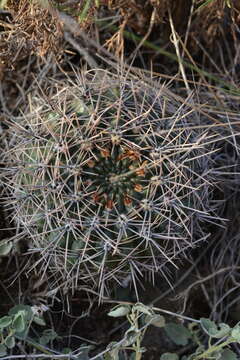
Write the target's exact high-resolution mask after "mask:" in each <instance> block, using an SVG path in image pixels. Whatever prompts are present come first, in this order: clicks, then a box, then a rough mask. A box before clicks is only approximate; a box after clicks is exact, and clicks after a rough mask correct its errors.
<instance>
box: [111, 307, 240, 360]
mask: <svg viewBox="0 0 240 360" xmlns="http://www.w3.org/2000/svg"><path fill="white" fill-rule="evenodd" d="M158 312H163V313H164V312H165V313H167V314H168V315H172V316H175V317H178V318H179V319H181V318H182V320H191V319H187V318H186V317H184V316H182V315H179V314H176V313H171V312H169V311H166V310H162V309H159V308H156V307H154V308H153V307H150V306H146V305H143V304H141V303H136V304H132V305H131V304H124V303H123V304H119V305H117V306H115V307H114V308H113V309H112V311H110V313H109V314H108V315H109V316H113V317H119V316H126V317H127V320H128V322H129V324H130V327H129V329H128V330H127V331H126V332H125V335H124V338H123V339H122V340H121V341H119V342H118V343H113V344H111V346H112V348H111V350H109V352H108V353H107V355H106V357H105V358H104V359H108V360H117V359H119V358H120V357H119V356H120V354H121V353H123V351H124V350H130V351H131V357H130V358H131V359H135V360H140V359H141V358H142V354H143V352H144V351H146V349H143V348H142V347H141V342H142V340H143V337H144V334H145V332H146V329H147V327H148V326H149V325H154V326H158V327H163V328H164V330H165V331H166V334H167V336H169V338H170V339H171V340H172V341H173V342H174V343H175V344H176V345H178V346H183V347H184V346H186V345H190V344H192V347H191V348H190V349H194V352H193V353H191V354H189V353H188V354H187V355H183V356H181V357H180V356H179V355H178V353H177V352H176V353H170V352H168V353H164V354H162V355H161V357H160V359H161V360H179V359H181V360H199V359H215V360H217V359H219V360H220V359H221V360H236V359H237V356H236V354H235V353H234V352H233V351H232V350H231V349H230V348H229V345H230V344H232V343H240V323H237V324H236V325H235V326H234V327H232V328H231V327H230V326H229V325H227V324H224V323H222V324H219V326H218V324H216V323H214V322H213V321H211V320H210V319H207V318H201V319H200V320H195V319H192V320H193V321H194V322H190V323H189V324H188V326H187V327H186V326H185V325H183V323H176V322H167V321H166V320H165V317H164V316H162V315H158V314H157V313H158ZM204 333H205V335H207V336H208V341H206V336H203V334H204ZM129 334H130V335H131V336H129ZM200 334H201V336H200ZM186 352H187V350H186ZM124 359H125V357H124Z"/></svg>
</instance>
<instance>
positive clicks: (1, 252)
mask: <svg viewBox="0 0 240 360" xmlns="http://www.w3.org/2000/svg"><path fill="white" fill-rule="evenodd" d="M12 247H13V243H12V241H9V242H6V243H4V244H0V256H6V255H8V254H9V253H10V251H11V250H12Z"/></svg>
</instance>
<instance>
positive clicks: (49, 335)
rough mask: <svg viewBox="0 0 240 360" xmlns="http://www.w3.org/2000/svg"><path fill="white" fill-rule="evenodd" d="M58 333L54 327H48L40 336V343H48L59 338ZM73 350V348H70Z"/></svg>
mask: <svg viewBox="0 0 240 360" xmlns="http://www.w3.org/2000/svg"><path fill="white" fill-rule="evenodd" d="M57 336H58V335H57V333H56V332H55V331H54V330H52V329H46V330H44V331H43V334H42V336H41V337H40V340H39V341H40V344H42V345H47V344H48V343H49V342H50V341H52V340H55V339H56V338H57ZM70 351H71V350H70Z"/></svg>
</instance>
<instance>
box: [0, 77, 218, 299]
mask: <svg viewBox="0 0 240 360" xmlns="http://www.w3.org/2000/svg"><path fill="white" fill-rule="evenodd" d="M55 90H56V91H55V95H53V96H52V97H51V98H49V99H48V98H46V97H45V96H41V95H39V94H33V96H32V103H31V107H30V108H31V111H30V112H29V113H26V114H25V116H24V118H23V119H22V120H21V121H19V122H18V123H15V124H14V125H13V126H12V128H10V130H9V131H10V132H11V135H12V136H13V138H14V143H15V144H14V146H13V148H12V149H11V150H10V151H9V152H8V153H7V155H6V157H7V161H8V163H9V162H11V171H10V172H11V177H10V180H9V181H8V185H9V190H10V192H11V198H12V206H13V207H14V211H15V214H14V221H15V222H16V223H17V227H18V229H22V231H23V233H24V234H27V235H28V236H29V237H30V238H31V239H32V244H31V247H32V248H33V250H34V249H35V250H37V251H40V252H41V261H44V266H43V269H44V271H46V270H47V269H48V270H51V271H53V272H54V273H56V274H58V276H60V277H62V278H64V279H65V280H66V284H68V286H70V284H72V283H74V286H77V283H78V280H79V279H81V281H82V282H84V283H85V284H86V285H87V286H89V287H91V288H95V289H97V291H98V293H99V295H100V296H103V295H104V294H106V293H107V291H108V289H109V286H111V284H114V283H116V282H117V283H118V284H124V281H125V280H126V279H129V278H131V279H132V280H133V283H134V284H135V286H136V287H137V282H138V280H139V279H141V277H142V276H143V274H144V273H145V272H148V273H150V274H151V275H152V276H153V277H154V273H155V272H162V274H163V275H164V274H165V269H166V268H165V267H164V266H165V264H166V263H172V264H174V260H175V259H176V258H179V256H180V255H183V256H184V255H185V256H186V253H185V251H186V250H187V249H189V248H192V247H193V246H194V245H195V244H198V243H199V242H200V241H201V240H205V239H206V238H207V234H205V232H204V230H203V228H202V227H203V224H204V221H205V220H209V219H210V221H214V220H213V219H214V216H213V214H212V212H211V206H210V200H211V192H212V185H211V183H210V182H209V180H208V174H209V173H210V166H211V155H210V154H211V152H212V148H210V146H208V145H207V143H208V140H207V134H206V133H205V132H203V131H201V130H199V126H195V129H194V125H196V123H195V117H194V115H193V114H192V112H191V111H189V109H187V108H186V106H185V105H180V104H179V103H177V102H176V101H175V100H174V99H173V98H171V97H169V95H168V93H167V92H166V90H165V88H164V87H159V88H158V89H157V88H154V87H152V86H148V85H147V84H145V83H143V82H141V81H138V80H128V79H126V78H124V77H120V78H117V77H113V76H109V75H108V74H107V72H104V71H102V72H98V73H97V76H94V75H92V74H91V73H83V74H81V75H79V76H78V77H77V78H76V79H75V80H74V81H71V80H68V81H65V82H64V83H57V84H56V83H55Z"/></svg>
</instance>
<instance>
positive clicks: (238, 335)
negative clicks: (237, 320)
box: [231, 324, 240, 342]
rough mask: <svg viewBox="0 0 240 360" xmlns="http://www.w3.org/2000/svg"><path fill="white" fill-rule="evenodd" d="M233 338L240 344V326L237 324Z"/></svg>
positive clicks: (233, 331) (232, 332) (232, 333)
mask: <svg viewBox="0 0 240 360" xmlns="http://www.w3.org/2000/svg"><path fill="white" fill-rule="evenodd" d="M231 336H232V337H233V338H234V340H235V341H237V342H240V325H239V324H237V325H236V326H234V328H233V329H232V331H231Z"/></svg>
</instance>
